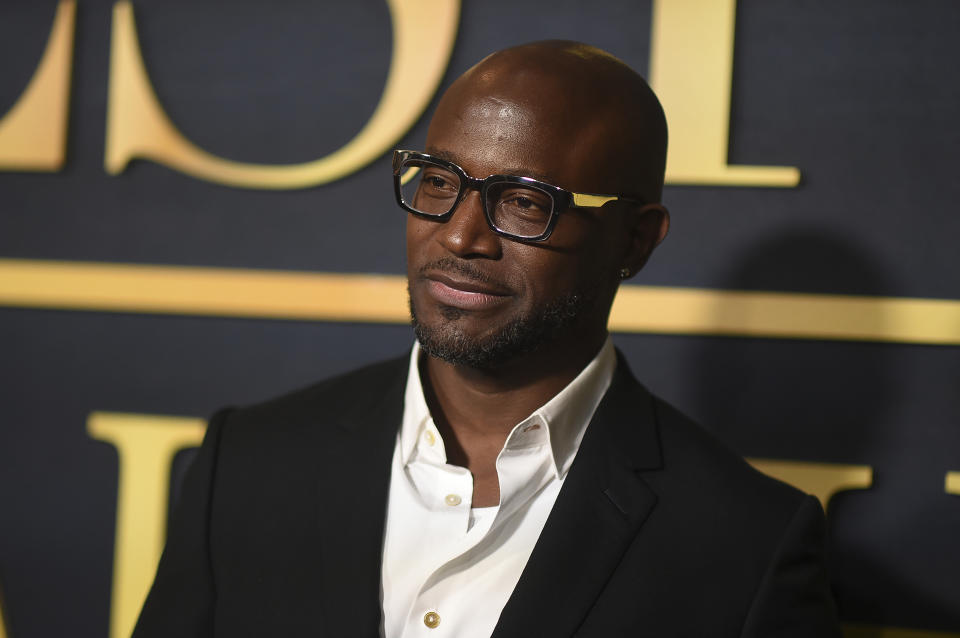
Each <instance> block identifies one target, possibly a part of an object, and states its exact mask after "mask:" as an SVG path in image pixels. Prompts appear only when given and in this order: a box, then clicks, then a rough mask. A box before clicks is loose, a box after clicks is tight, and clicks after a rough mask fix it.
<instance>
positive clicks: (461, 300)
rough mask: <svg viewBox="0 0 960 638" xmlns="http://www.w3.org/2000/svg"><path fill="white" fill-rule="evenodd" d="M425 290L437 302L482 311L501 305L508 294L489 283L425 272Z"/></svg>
mask: <svg viewBox="0 0 960 638" xmlns="http://www.w3.org/2000/svg"><path fill="white" fill-rule="evenodd" d="M424 278H425V279H426V283H427V290H428V291H429V294H430V296H431V297H433V298H434V299H435V300H436V301H437V302H439V303H441V304H443V305H445V306H452V307H454V308H460V309H463V310H483V309H485V308H490V307H492V306H496V305H498V304H501V303H503V302H504V301H505V300H506V299H507V298H508V297H509V296H510V292H509V291H508V290H507V289H505V288H503V287H501V286H497V285H495V284H491V283H489V282H484V281H477V280H476V279H469V278H465V277H458V276H455V275H451V274H449V273H445V272H437V271H433V272H430V271H428V272H426V273H424Z"/></svg>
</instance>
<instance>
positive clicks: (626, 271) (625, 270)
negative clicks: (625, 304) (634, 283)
mask: <svg viewBox="0 0 960 638" xmlns="http://www.w3.org/2000/svg"><path fill="white" fill-rule="evenodd" d="M618 274H619V275H620V279H626V278H627V277H629V276H630V269H629V268H621V269H620V272H619V273H618Z"/></svg>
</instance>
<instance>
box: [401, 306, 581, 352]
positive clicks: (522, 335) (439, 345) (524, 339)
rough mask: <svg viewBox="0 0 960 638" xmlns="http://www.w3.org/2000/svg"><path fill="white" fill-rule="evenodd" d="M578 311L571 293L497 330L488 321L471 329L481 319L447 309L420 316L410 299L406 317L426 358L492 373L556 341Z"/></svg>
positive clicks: (464, 312)
mask: <svg viewBox="0 0 960 638" xmlns="http://www.w3.org/2000/svg"><path fill="white" fill-rule="evenodd" d="M582 307H583V299H582V298H581V297H579V296H577V295H571V296H569V297H565V298H563V299H561V300H557V301H556V302H554V303H553V304H551V305H550V306H548V307H547V308H545V309H543V310H542V311H541V312H540V313H539V314H535V315H529V316H526V315H521V316H516V317H513V318H512V319H509V320H507V321H506V322H505V323H503V324H502V325H499V326H493V325H492V324H493V323H494V320H493V319H492V318H491V319H490V321H489V323H488V324H487V325H486V326H474V325H470V324H474V323H476V322H480V321H483V318H482V317H478V316H476V314H475V313H471V312H469V311H465V310H462V309H460V308H453V307H449V306H441V307H439V308H437V311H436V312H435V313H434V312H430V311H432V310H433V309H430V311H428V312H426V313H420V312H418V308H417V304H416V303H415V302H414V301H413V299H412V298H411V300H410V318H411V323H412V324H413V330H414V333H415V334H416V337H417V341H419V342H420V347H421V349H422V350H423V351H424V352H426V353H427V354H428V355H430V356H432V357H436V358H437V359H440V360H442V361H446V362H447V363H452V364H454V365H462V366H466V367H470V368H474V369H477V370H493V369H496V368H498V367H501V366H503V365H505V364H506V363H509V362H510V361H513V360H515V359H516V358H518V357H521V356H523V355H526V354H530V353H533V352H536V351H537V350H539V349H541V348H543V347H544V346H546V345H547V344H549V343H551V342H554V341H556V340H557V339H558V337H559V336H560V335H561V334H562V333H564V332H566V331H567V330H569V329H570V328H572V327H573V326H574V324H575V323H576V320H577V318H578V317H579V316H580V313H581V310H582ZM429 314H433V315H434V316H433V317H430V316H429Z"/></svg>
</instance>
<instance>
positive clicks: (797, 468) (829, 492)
mask: <svg viewBox="0 0 960 638" xmlns="http://www.w3.org/2000/svg"><path fill="white" fill-rule="evenodd" d="M747 460H748V461H749V462H750V464H751V465H752V466H753V467H755V468H757V469H758V470H760V471H761V472H763V473H764V474H768V475H770V476H772V477H774V478H777V479H780V480H781V481H783V482H785V483H789V484H790V485H793V486H794V487H796V488H798V489H801V490H803V491H804V492H807V493H808V494H813V495H814V496H816V497H817V498H818V499H820V504H821V505H822V506H823V509H827V504H828V503H829V502H830V498H831V497H833V495H834V494H836V493H837V492H840V491H844V490H862V489H866V488H868V487H870V486H871V485H872V484H873V469H872V468H871V467H870V466H868V465H840V464H837V463H808V462H805V461H783V460H779V459H778V460H774V459H747Z"/></svg>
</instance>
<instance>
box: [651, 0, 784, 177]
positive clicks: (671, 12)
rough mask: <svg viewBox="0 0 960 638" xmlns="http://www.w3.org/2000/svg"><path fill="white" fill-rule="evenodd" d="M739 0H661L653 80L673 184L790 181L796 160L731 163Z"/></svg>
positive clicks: (653, 41)
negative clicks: (660, 105)
mask: <svg viewBox="0 0 960 638" xmlns="http://www.w3.org/2000/svg"><path fill="white" fill-rule="evenodd" d="M736 13H737V0H654V3H653V20H652V25H653V26H652V32H651V35H650V84H651V85H652V86H653V88H654V90H655V91H656V92H657V95H658V96H659V97H660V101H661V102H662V103H663V108H664V111H666V113H667V120H668V122H669V124H670V144H669V150H668V152H667V183H669V184H700V185H716V186H785V187H793V186H796V185H797V184H798V183H799V182H800V171H799V170H798V169H796V168H794V167H792V166H730V165H728V164H727V157H728V154H727V151H728V143H729V140H730V89H731V86H732V81H733V33H734V23H735V21H736Z"/></svg>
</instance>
